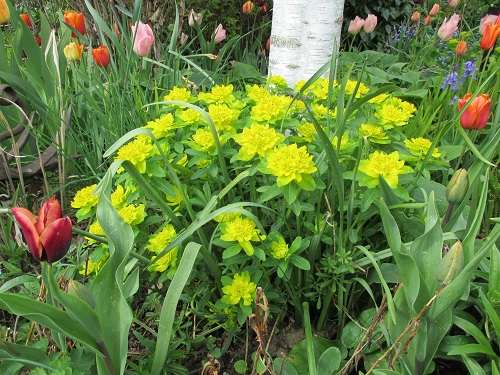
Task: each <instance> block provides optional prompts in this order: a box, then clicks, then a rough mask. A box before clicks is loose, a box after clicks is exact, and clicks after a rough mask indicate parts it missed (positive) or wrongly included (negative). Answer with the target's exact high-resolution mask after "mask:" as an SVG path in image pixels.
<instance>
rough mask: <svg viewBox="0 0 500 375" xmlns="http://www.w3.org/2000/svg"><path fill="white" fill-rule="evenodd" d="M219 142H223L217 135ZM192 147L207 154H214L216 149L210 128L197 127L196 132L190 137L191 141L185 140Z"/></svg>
mask: <svg viewBox="0 0 500 375" xmlns="http://www.w3.org/2000/svg"><path fill="white" fill-rule="evenodd" d="M217 137H218V138H219V142H221V144H222V143H223V142H222V141H221V139H220V137H219V136H217ZM187 143H188V144H189V145H190V146H191V147H192V148H193V149H195V150H198V151H204V152H206V153H208V154H214V153H215V151H216V145H215V138H214V135H213V134H212V132H211V131H210V129H197V130H196V133H194V134H193V136H192V137H191V141H188V142H187Z"/></svg>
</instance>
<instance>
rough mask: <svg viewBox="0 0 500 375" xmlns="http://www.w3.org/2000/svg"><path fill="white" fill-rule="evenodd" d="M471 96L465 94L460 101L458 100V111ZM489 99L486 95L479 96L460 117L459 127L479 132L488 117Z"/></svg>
mask: <svg viewBox="0 0 500 375" xmlns="http://www.w3.org/2000/svg"><path fill="white" fill-rule="evenodd" d="M471 98H472V94H465V95H464V97H463V98H462V99H458V110H459V111H461V110H462V108H463V107H464V106H465V105H466V104H467V103H468V102H469V101H470V99H471ZM490 107H491V99H490V96H489V95H487V94H479V95H478V96H476V97H475V98H474V99H472V102H471V103H470V104H469V105H468V107H467V108H466V109H465V111H464V113H462V115H461V116H460V125H462V128H464V129H475V130H481V129H483V128H484V127H485V126H486V123H487V122H488V117H489V116H490Z"/></svg>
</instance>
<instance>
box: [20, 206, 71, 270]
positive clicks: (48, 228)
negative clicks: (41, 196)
mask: <svg viewBox="0 0 500 375" xmlns="http://www.w3.org/2000/svg"><path fill="white" fill-rule="evenodd" d="M11 211H12V213H13V214H14V217H15V219H16V221H17V222H18V223H19V226H20V227H21V231H22V232H23V235H24V239H25V241H26V244H27V245H28V248H29V250H30V252H31V254H32V255H33V257H34V258H35V259H36V260H38V261H47V262H49V263H53V262H56V261H58V260H60V259H61V258H63V257H64V256H65V255H66V253H67V252H68V250H69V247H70V245H71V238H72V224H71V220H70V219H69V217H64V218H63V217H62V209H61V205H60V204H59V202H58V201H57V199H56V198H55V197H52V198H50V199H49V200H48V201H46V202H45V203H44V204H43V206H42V208H41V209H40V211H39V212H38V220H37V218H36V217H35V215H33V213H31V211H29V210H27V209H26V208H22V207H13V208H11Z"/></svg>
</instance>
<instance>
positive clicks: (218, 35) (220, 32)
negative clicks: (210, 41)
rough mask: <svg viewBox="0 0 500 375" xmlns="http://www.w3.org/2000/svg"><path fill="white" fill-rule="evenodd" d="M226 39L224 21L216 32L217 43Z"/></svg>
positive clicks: (215, 39)
mask: <svg viewBox="0 0 500 375" xmlns="http://www.w3.org/2000/svg"><path fill="white" fill-rule="evenodd" d="M224 39H226V30H225V29H224V28H223V27H222V23H219V26H217V28H216V29H215V32H214V41H215V44H217V43H220V42H222V41H223V40H224Z"/></svg>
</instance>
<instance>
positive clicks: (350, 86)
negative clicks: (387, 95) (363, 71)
mask: <svg viewBox="0 0 500 375" xmlns="http://www.w3.org/2000/svg"><path fill="white" fill-rule="evenodd" d="M357 84H358V82H357V81H352V80H350V79H349V80H347V82H346V84H345V89H344V90H345V91H344V92H345V94H346V95H352V94H353V93H354V89H355V88H356V85H357ZM368 91H370V89H369V88H368V87H366V86H365V85H364V84H363V83H362V82H360V83H359V87H358V91H356V96H355V98H361V96H363V95H365V94H368Z"/></svg>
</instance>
